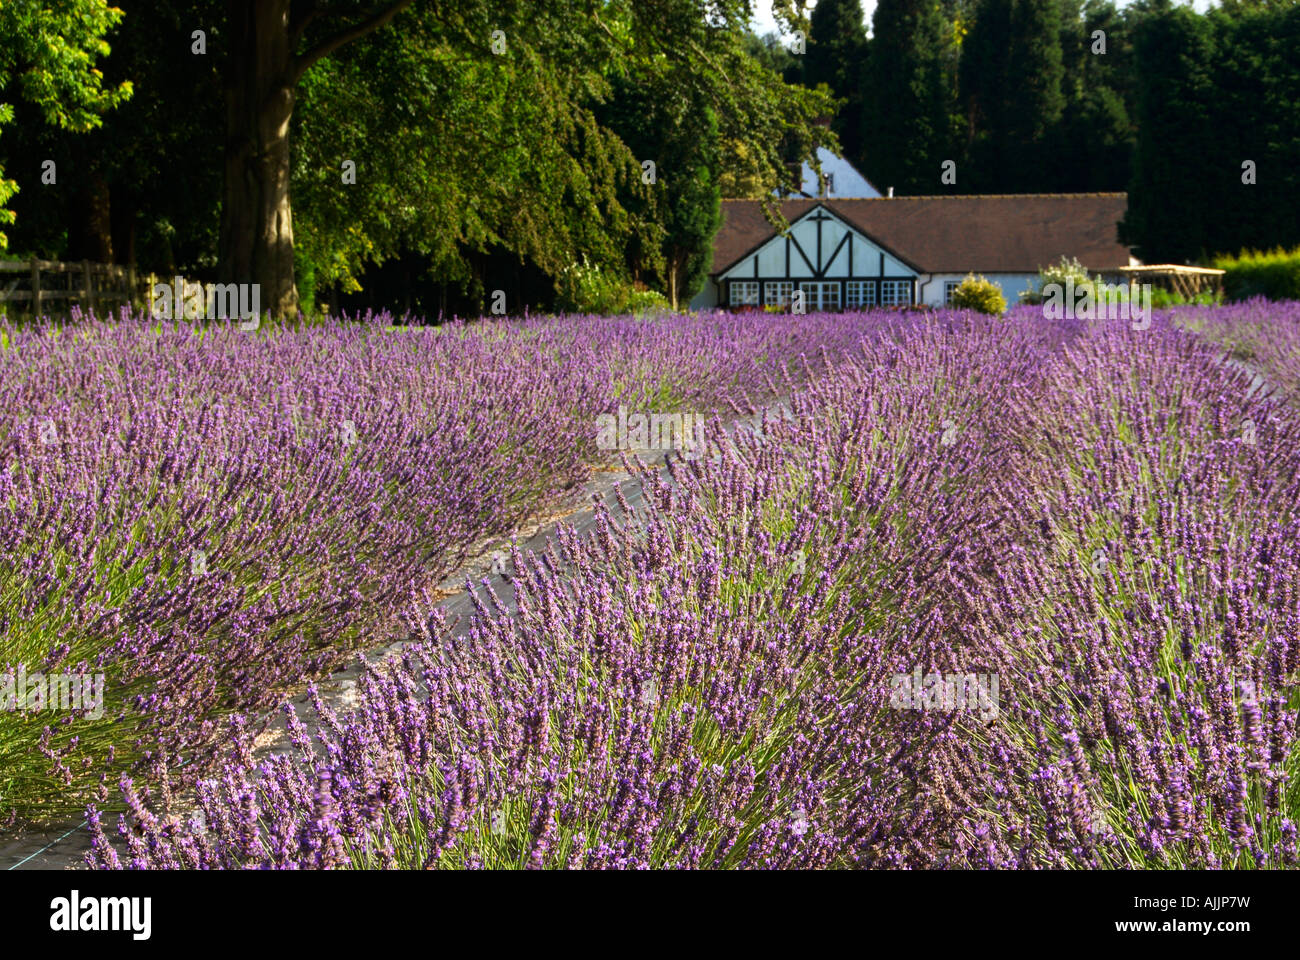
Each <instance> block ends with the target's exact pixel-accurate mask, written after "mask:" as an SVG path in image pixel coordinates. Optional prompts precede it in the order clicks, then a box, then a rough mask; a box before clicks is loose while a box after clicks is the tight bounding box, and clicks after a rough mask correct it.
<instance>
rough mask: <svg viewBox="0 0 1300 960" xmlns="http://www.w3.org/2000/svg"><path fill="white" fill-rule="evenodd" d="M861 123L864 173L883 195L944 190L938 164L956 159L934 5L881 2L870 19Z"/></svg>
mask: <svg viewBox="0 0 1300 960" xmlns="http://www.w3.org/2000/svg"><path fill="white" fill-rule="evenodd" d="M872 24H873V37H872V41H871V53H870V57H869V59H868V68H867V75H868V78H869V81H870V83H869V89H870V91H871V99H870V101H869V103H868V104H867V107H866V109H865V116H864V123H865V128H866V130H868V131H870V135H869V137H865V138H864V139H866V141H867V145H866V151H867V153H866V157H865V158H864V159H865V166H864V171H863V172H864V173H865V174H866V175H867V177H868V179H870V180H871V181H872V182H874V183H875V184H876V185H877V186H878V187H880V189H882V190H883V189H885V188H886V187H896V188H897V189H898V190H899V191H900V192H901V193H914V194H915V193H936V192H939V188H940V183H939V173H940V165H941V164H942V162H943V161H944V160H947V159H952V158H951V157H950V153H951V138H950V129H949V128H950V122H949V116H950V112H951V110H950V104H949V93H950V90H949V85H948V83H947V80H946V72H945V71H946V63H947V58H946V49H947V47H948V45H950V44H951V42H952V37H951V32H950V31H949V30H948V29H946V28H945V25H944V17H943V12H942V8H941V7H940V5H939V4H936V3H933V2H931V0H880V2H879V3H878V4H877V5H876V12H875V16H874V18H873V20H872Z"/></svg>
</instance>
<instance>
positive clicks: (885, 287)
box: [880, 280, 912, 307]
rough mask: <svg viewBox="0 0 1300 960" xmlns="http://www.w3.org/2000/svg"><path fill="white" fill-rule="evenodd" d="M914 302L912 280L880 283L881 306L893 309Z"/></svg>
mask: <svg viewBox="0 0 1300 960" xmlns="http://www.w3.org/2000/svg"><path fill="white" fill-rule="evenodd" d="M911 302H912V281H911V280H881V281H880V303H881V306H885V307H893V306H898V305H900V304H904V303H911Z"/></svg>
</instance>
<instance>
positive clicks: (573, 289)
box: [555, 256, 632, 314]
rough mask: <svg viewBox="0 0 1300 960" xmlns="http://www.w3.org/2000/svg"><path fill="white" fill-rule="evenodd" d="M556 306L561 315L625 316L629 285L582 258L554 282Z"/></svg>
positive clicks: (614, 274)
mask: <svg viewBox="0 0 1300 960" xmlns="http://www.w3.org/2000/svg"><path fill="white" fill-rule="evenodd" d="M555 293H556V306H557V307H558V308H559V309H560V310H561V311H563V312H565V313H602V314H612V313H626V312H627V309H628V300H629V298H630V296H631V293H632V284H631V282H630V281H629V280H628V279H627V278H626V277H624V276H621V275H620V274H619V273H618V272H617V271H615V270H611V269H606V268H604V267H601V266H600V265H599V264H593V263H592V262H591V261H590V260H588V259H587V258H586V257H585V256H584V257H583V258H582V262H581V263H574V264H570V265H569V266H567V267H565V268H564V269H563V270H561V271H560V275H559V276H558V277H556V280H555Z"/></svg>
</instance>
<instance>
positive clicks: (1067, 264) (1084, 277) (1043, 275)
mask: <svg viewBox="0 0 1300 960" xmlns="http://www.w3.org/2000/svg"><path fill="white" fill-rule="evenodd" d="M1070 281H1073V282H1074V289H1075V290H1081V289H1083V287H1085V286H1087V285H1089V284H1091V283H1093V282H1094V281H1093V280H1092V278H1090V277H1089V276H1088V271H1087V268H1085V267H1084V265H1083V264H1081V263H1080V262H1079V261H1078V259H1077V258H1074V257H1070V258H1066V257H1064V256H1062V257H1061V260H1060V262H1059V263H1054V264H1052V265H1051V266H1048V267H1040V268H1039V270H1038V280H1037V284H1036V286H1034V287H1031V288H1030V289H1028V290H1024V291H1022V292H1021V294H1020V302H1021V303H1042V302H1043V288H1044V287H1046V286H1047V285H1048V284H1050V283H1056V284H1060V286H1061V288H1062V289H1065V287H1066V284H1067V283H1069V282H1070Z"/></svg>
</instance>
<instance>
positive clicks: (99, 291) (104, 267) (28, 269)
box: [0, 259, 143, 316]
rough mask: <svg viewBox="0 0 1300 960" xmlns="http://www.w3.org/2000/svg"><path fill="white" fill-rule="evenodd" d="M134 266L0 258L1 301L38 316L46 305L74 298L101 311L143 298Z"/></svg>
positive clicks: (60, 303) (87, 261)
mask: <svg viewBox="0 0 1300 960" xmlns="http://www.w3.org/2000/svg"><path fill="white" fill-rule="evenodd" d="M142 300H143V297H142V291H141V289H140V288H139V285H138V282H137V279H136V273H135V267H122V266H118V265H116V264H112V263H92V262H91V261H89V260H83V261H81V262H80V263H64V262H62V261H59V260H37V259H32V260H0V303H18V304H22V305H23V311H24V312H25V313H31V314H33V315H37V316H39V315H40V313H41V311H42V310H43V309H44V308H45V307H46V305H50V306H53V305H55V304H58V305H60V306H64V307H65V308H66V306H69V305H70V304H71V303H72V302H73V301H76V302H77V303H79V304H80V305H81V306H82V307H83V308H89V309H92V310H96V311H98V310H99V309H100V308H101V307H107V308H109V309H112V308H113V307H116V306H119V305H122V304H130V303H134V302H142Z"/></svg>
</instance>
